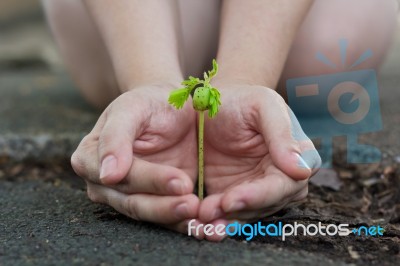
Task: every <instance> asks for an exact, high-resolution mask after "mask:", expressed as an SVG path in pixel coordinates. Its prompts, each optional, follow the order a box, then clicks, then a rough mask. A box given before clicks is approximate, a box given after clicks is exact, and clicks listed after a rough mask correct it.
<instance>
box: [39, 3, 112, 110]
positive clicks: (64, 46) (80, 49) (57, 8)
mask: <svg viewBox="0 0 400 266" xmlns="http://www.w3.org/2000/svg"><path fill="white" fill-rule="evenodd" d="M43 5H44V8H45V10H46V14H47V19H48V21H49V24H50V28H51V30H52V33H53V36H54V38H55V40H56V42H57V44H58V47H59V51H60V53H61V55H62V57H63V59H64V62H65V64H66V66H67V68H68V70H69V72H70V74H71V76H72V78H73V79H74V81H75V83H76V84H77V86H78V87H79V89H80V90H81V91H82V93H83V95H84V97H85V98H86V99H87V100H88V101H89V103H91V104H93V105H94V106H96V107H99V108H104V107H105V106H107V105H108V103H109V102H110V101H111V100H112V99H114V98H115V97H117V96H118V95H119V93H118V87H117V83H116V79H115V75H114V70H113V68H112V65H111V60H110V58H109V55H108V53H107V50H106V47H105V45H104V43H103V41H102V39H101V37H100V34H99V33H98V31H97V29H96V26H95V25H94V23H93V21H92V20H91V19H90V16H89V14H88V13H87V11H86V9H85V6H84V4H83V2H82V1H76V0H57V1H53V0H44V1H43Z"/></svg>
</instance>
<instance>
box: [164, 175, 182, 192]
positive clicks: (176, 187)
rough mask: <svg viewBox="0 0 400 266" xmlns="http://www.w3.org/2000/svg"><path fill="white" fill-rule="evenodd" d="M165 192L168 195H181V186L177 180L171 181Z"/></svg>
mask: <svg viewBox="0 0 400 266" xmlns="http://www.w3.org/2000/svg"><path fill="white" fill-rule="evenodd" d="M167 190H168V192H170V193H173V194H178V195H182V194H183V184H182V182H181V181H180V180H179V179H176V178H174V179H172V180H170V181H169V182H168V184H167Z"/></svg>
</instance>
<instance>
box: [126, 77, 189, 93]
mask: <svg viewBox="0 0 400 266" xmlns="http://www.w3.org/2000/svg"><path fill="white" fill-rule="evenodd" d="M182 80H183V78H169V79H160V78H158V79H156V78H152V79H141V80H136V81H134V82H129V83H128V85H126V86H123V87H122V86H121V88H120V92H121V93H124V92H127V91H131V90H135V89H137V88H142V87H159V88H160V89H163V90H168V91H169V90H173V89H176V88H179V87H180V86H181V82H182Z"/></svg>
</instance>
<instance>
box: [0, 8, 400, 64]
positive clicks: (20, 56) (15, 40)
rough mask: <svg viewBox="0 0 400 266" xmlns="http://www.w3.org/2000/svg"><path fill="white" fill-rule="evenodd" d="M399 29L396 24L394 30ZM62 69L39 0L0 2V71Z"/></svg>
mask: <svg viewBox="0 0 400 266" xmlns="http://www.w3.org/2000/svg"><path fill="white" fill-rule="evenodd" d="M399 22H400V19H399ZM399 24H400V23H399ZM399 32H400V27H398V30H397V33H399ZM399 35H400V34H397V38H396V41H395V43H394V44H393V46H392V49H391V53H389V55H388V57H387V60H386V63H385V65H384V66H383V69H382V70H383V71H385V72H386V71H389V72H393V71H396V70H397V69H394V67H395V63H396V62H400V38H399ZM396 51H399V52H397V53H396ZM62 68H63V67H62V61H61V59H60V57H59V55H58V54H57V48H56V46H55V44H54V42H53V40H52V38H51V35H50V33H49V30H48V27H47V25H46V22H45V18H44V15H43V11H42V9H41V6H40V1H39V0H2V1H0V71H15V70H28V69H35V70H39V69H41V70H45V69H47V70H49V69H51V70H61V69H62Z"/></svg>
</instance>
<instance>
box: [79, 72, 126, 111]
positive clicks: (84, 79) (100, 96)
mask: <svg viewBox="0 0 400 266" xmlns="http://www.w3.org/2000/svg"><path fill="white" fill-rule="evenodd" d="M73 78H74V80H75V83H76V85H77V87H78V88H79V90H80V91H81V93H82V95H83V97H84V98H85V100H86V101H87V102H88V103H89V104H90V105H92V106H93V107H95V108H97V109H100V110H102V109H104V108H106V107H107V106H108V105H109V104H110V103H111V102H112V100H113V99H115V98H116V97H118V95H119V93H118V88H117V84H116V82H115V81H114V80H113V77H110V78H106V77H99V76H98V75H90V74H89V73H87V71H85V75H84V76H83V75H79V76H75V77H73Z"/></svg>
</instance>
